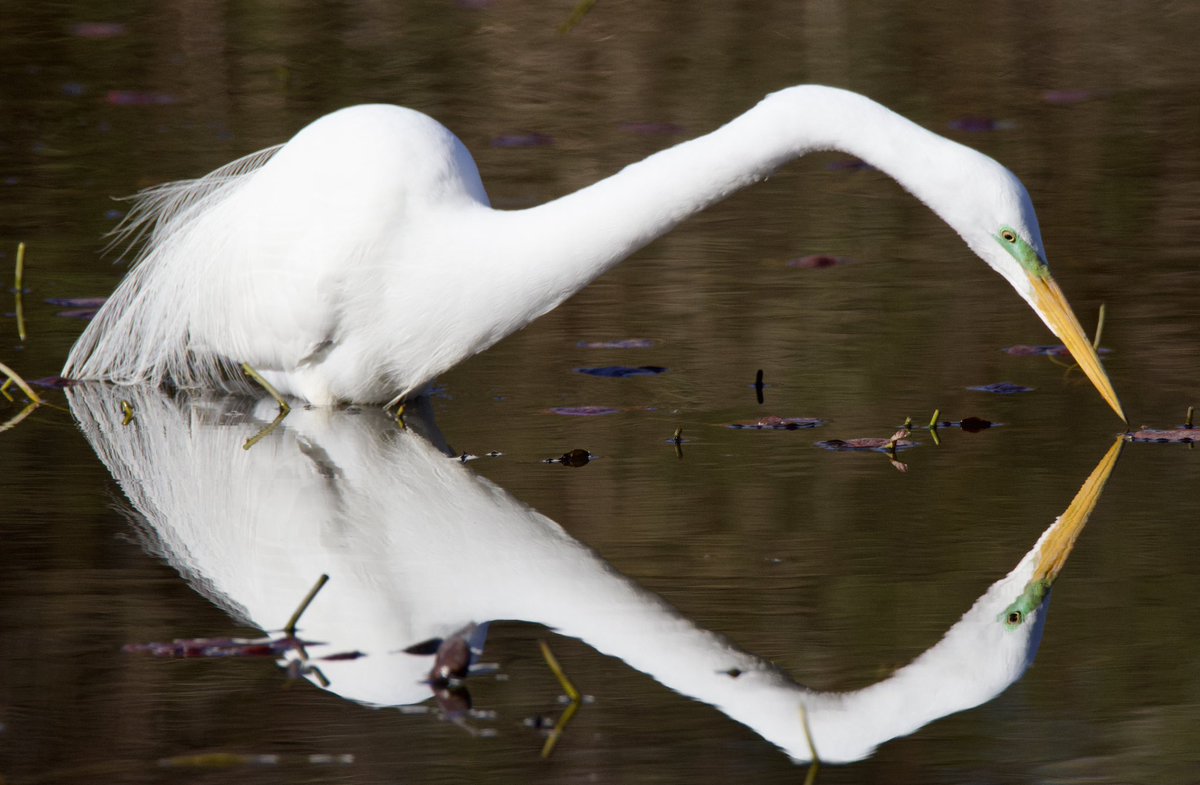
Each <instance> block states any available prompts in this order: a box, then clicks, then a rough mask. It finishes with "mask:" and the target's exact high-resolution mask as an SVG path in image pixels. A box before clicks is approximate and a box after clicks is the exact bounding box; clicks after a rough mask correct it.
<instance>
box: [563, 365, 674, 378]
mask: <svg viewBox="0 0 1200 785" xmlns="http://www.w3.org/2000/svg"><path fill="white" fill-rule="evenodd" d="M666 372H667V369H666V368H663V367H662V366H661V365H641V366H638V367H636V368H634V367H631V366H628V365H606V366H604V367H602V368H576V369H575V373H583V374H587V375H588V376H603V377H604V378H606V379H624V378H627V377H629V376H657V375H659V374H660V373H666Z"/></svg>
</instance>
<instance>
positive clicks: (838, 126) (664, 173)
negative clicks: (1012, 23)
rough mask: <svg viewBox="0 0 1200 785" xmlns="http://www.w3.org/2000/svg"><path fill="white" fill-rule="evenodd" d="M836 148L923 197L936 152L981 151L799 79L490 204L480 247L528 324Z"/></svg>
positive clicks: (864, 100) (940, 155)
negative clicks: (563, 189)
mask: <svg viewBox="0 0 1200 785" xmlns="http://www.w3.org/2000/svg"><path fill="white" fill-rule="evenodd" d="M833 149H836V150H842V151H844V152H847V153H850V154H852V155H855V156H858V157H860V158H862V159H863V160H865V161H867V162H869V163H871V164H872V165H874V166H876V167H877V168H880V169H882V170H884V171H886V172H887V173H888V174H889V175H891V176H892V177H894V178H895V179H896V180H898V181H899V182H900V183H901V185H903V186H904V187H905V188H907V189H908V190H909V191H911V192H912V193H913V194H914V195H916V196H917V197H918V198H920V199H922V201H928V200H927V199H926V198H925V194H924V193H923V191H924V190H927V189H928V188H929V186H928V185H927V184H926V183H927V182H928V180H929V177H930V172H931V171H937V169H938V167H934V166H932V165H931V162H932V160H933V159H934V158H935V157H938V158H941V159H944V158H945V156H946V155H947V153H948V152H951V153H952V152H953V151H954V150H960V151H966V152H967V153H968V154H971V155H976V156H978V155H979V154H978V153H975V152H974V151H971V150H970V149H969V148H965V147H962V146H961V145H958V144H956V143H954V142H951V141H949V140H947V139H944V138H942V137H940V136H938V135H936V134H934V133H932V132H930V131H927V130H925V129H924V128H921V127H920V126H918V125H916V124H915V123H912V122H911V121H909V120H907V119H905V118H903V117H901V116H900V115H898V114H896V113H895V112H892V111H891V110H889V109H887V108H885V107H883V106H881V105H880V104H878V103H875V102H874V101H871V100H870V99H868V98H864V97H863V96H861V95H858V94H856V93H850V92H847V91H844V90H838V89H835V88H829V87H821V86H814V85H805V86H801V87H794V88H789V89H787V90H783V91H780V92H777V93H773V94H771V95H769V96H767V97H766V98H765V99H763V100H762V101H761V102H760V103H759V104H758V105H757V106H755V107H753V108H752V109H750V110H749V111H747V112H746V113H744V114H742V115H741V116H739V117H737V118H735V119H734V120H733V121H731V122H729V123H728V124H726V125H724V126H722V127H721V128H718V129H717V130H715V131H713V132H712V133H710V134H707V135H705V136H702V137H699V138H697V139H693V140H691V141H688V142H684V143H682V144H679V145H677V146H675V147H672V148H670V149H667V150H663V151H662V152H659V153H656V154H654V155H652V156H650V157H649V158H646V159H645V160H643V161H640V162H638V163H635V164H632V165H630V166H627V167H626V168H624V169H622V170H621V171H620V172H618V173H616V174H614V175H612V176H611V177H608V178H606V179H604V180H601V181H600V182H597V183H595V184H594V185H591V186H589V187H587V188H583V189H581V190H579V191H577V192H575V193H572V194H569V195H567V196H564V197H562V198H560V199H556V200H554V201H551V202H548V203H546V204H543V205H541V206H538V207H534V208H530V209H527V210H519V211H511V212H504V211H490V214H489V216H488V218H487V219H486V230H485V231H483V232H481V233H480V239H481V240H484V241H485V242H486V246H487V247H486V248H485V249H481V253H482V254H483V255H484V256H485V257H486V258H488V259H490V260H491V264H492V265H494V266H492V267H491V269H492V270H494V271H495V272H497V273H499V272H501V271H503V270H507V271H508V272H509V273H510V274H511V275H510V276H509V279H508V281H507V282H505V281H503V280H501V282H500V283H499V285H500V286H502V287H503V286H506V285H507V286H519V287H520V289H521V290H522V291H523V292H525V293H528V292H535V293H536V294H537V296H536V297H534V298H529V297H528V296H526V297H525V298H524V299H523V300H522V303H523V305H524V306H525V308H526V310H527V313H526V314H523V315H522V317H521V318H524V320H525V321H526V322H527V321H530V320H532V319H533V318H536V317H537V316H539V315H541V314H542V313H545V312H546V311H548V310H550V309H551V308H553V307H555V306H556V305H558V304H559V303H560V302H561V301H562V300H564V299H566V298H567V297H569V296H570V295H572V294H574V293H575V292H577V291H579V290H580V289H581V288H583V287H584V286H585V285H587V284H588V283H589V282H591V281H592V280H593V279H595V278H596V277H597V276H599V275H600V274H602V273H603V272H605V271H606V270H608V269H609V268H611V267H612V266H614V265H615V264H617V263H618V262H619V261H621V260H622V259H624V258H625V257H626V256H628V255H629V254H631V253H633V252H634V251H637V250H638V249H640V248H642V247H643V246H645V245H647V244H648V243H650V242H651V241H653V240H655V239H656V238H658V237H660V236H661V235H663V234H665V233H666V232H668V231H670V230H671V229H672V228H673V227H674V226H676V225H677V224H679V223H680V222H681V221H683V220H684V219H686V218H688V217H689V216H691V215H693V214H695V213H697V212H699V211H701V210H703V209H705V208H706V207H708V206H709V205H711V204H713V203H715V202H717V201H720V200H721V199H724V198H725V197H727V196H729V195H730V194H732V193H734V192H736V191H738V190H740V189H742V188H744V187H746V186H748V185H750V184H752V183H755V182H759V181H761V180H763V179H765V178H766V177H767V176H769V175H770V174H771V173H772V172H774V171H775V170H776V169H777V168H779V167H780V166H782V165H783V164H785V163H787V162H789V161H791V160H793V159H795V158H797V157H799V156H801V155H804V154H805V153H807V152H810V151H813V150H833ZM942 168H944V167H942ZM930 193H932V191H930ZM494 285H496V281H495V279H489V287H492V286H494ZM494 301H499V298H494Z"/></svg>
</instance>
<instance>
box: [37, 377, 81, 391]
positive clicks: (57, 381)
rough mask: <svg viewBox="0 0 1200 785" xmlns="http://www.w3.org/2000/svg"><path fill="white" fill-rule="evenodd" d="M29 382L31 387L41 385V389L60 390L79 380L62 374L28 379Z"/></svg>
mask: <svg viewBox="0 0 1200 785" xmlns="http://www.w3.org/2000/svg"><path fill="white" fill-rule="evenodd" d="M29 384H30V385H31V386H33V387H41V388H42V389H43V390H62V389H64V388H66V387H70V386H72V385H75V384H79V382H78V381H77V380H75V379H67V378H66V377H63V376H43V377H42V378H41V379H30V380H29Z"/></svg>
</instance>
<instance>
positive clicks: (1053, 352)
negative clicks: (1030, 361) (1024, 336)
mask: <svg viewBox="0 0 1200 785" xmlns="http://www.w3.org/2000/svg"><path fill="white" fill-rule="evenodd" d="M1004 352H1005V353H1006V354H1011V355H1012V356H1013V357H1069V356H1070V355H1071V352H1070V351H1069V350H1068V349H1067V347H1065V346H1063V345H1062V344H1058V345H1054V346H1051V345H1037V344H1033V345H1029V344H1022V343H1019V344H1017V345H1015V346H1006V347H1005V348H1004ZM1111 352H1112V350H1111V349H1106V348H1104V347H1100V348H1099V349H1098V350H1097V351H1096V353H1097V354H1109V353H1111Z"/></svg>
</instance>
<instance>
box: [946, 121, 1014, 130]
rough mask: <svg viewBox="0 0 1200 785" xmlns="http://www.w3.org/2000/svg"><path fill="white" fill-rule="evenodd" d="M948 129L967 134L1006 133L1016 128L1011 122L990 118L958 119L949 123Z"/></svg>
mask: <svg viewBox="0 0 1200 785" xmlns="http://www.w3.org/2000/svg"><path fill="white" fill-rule="evenodd" d="M950 127H951V128H952V129H953V130H955V131H965V132H967V133H987V132H989V131H1007V130H1009V129H1010V128H1016V127H1017V124H1016V123H1014V122H1012V121H1011V120H996V119H994V118H991V117H960V118H958V119H957V120H951V121H950Z"/></svg>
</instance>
